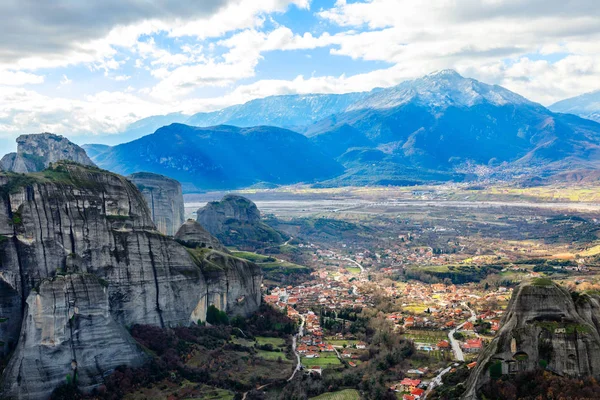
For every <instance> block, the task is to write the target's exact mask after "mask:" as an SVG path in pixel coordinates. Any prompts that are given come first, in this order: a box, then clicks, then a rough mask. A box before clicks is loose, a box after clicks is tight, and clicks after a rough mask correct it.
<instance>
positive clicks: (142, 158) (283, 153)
mask: <svg viewBox="0 0 600 400" xmlns="http://www.w3.org/2000/svg"><path fill="white" fill-rule="evenodd" d="M95 160H96V161H97V163H98V165H99V166H101V167H102V168H106V169H109V170H112V171H118V172H119V173H122V174H130V173H133V172H136V171H147V172H153V173H158V174H162V175H166V176H169V177H171V178H174V179H177V180H178V181H180V182H181V184H182V186H183V188H184V191H187V192H190V191H197V190H201V189H209V188H210V189H219V188H234V187H244V186H250V185H253V184H256V183H259V182H269V183H274V184H291V183H297V182H314V181H317V180H321V179H327V178H331V177H333V176H335V175H337V174H340V173H341V172H342V171H343V168H342V167H341V165H340V164H338V163H337V162H335V161H334V160H332V159H331V158H329V157H327V156H325V155H324V154H323V153H322V152H321V151H320V150H319V149H318V148H317V146H315V145H313V144H312V143H311V142H310V141H309V140H308V138H306V137H305V136H303V135H301V134H299V133H296V132H292V131H289V130H286V129H282V128H276V127H268V126H259V127H254V128H238V127H234V126H216V127H211V128H198V127H192V126H188V125H182V124H172V125H169V126H165V127H163V128H160V129H159V130H157V131H156V132H155V133H154V134H152V135H147V136H144V137H143V138H140V139H138V140H135V141H133V142H129V143H125V144H122V145H119V146H115V147H112V148H110V149H109V150H108V151H106V152H104V153H102V154H99V155H97V156H96V157H95Z"/></svg>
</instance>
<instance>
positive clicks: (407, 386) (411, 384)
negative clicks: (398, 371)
mask: <svg viewBox="0 0 600 400" xmlns="http://www.w3.org/2000/svg"><path fill="white" fill-rule="evenodd" d="M420 383H421V380H420V379H410V378H404V379H402V381H400V388H401V390H402V391H403V392H410V391H412V390H414V389H416V388H417V386H419V384H420Z"/></svg>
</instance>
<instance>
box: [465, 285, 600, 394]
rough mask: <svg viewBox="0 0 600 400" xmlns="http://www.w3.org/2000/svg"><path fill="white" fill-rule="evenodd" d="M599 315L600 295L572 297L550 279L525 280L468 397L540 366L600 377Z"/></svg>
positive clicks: (481, 358)
mask: <svg viewBox="0 0 600 400" xmlns="http://www.w3.org/2000/svg"><path fill="white" fill-rule="evenodd" d="M574 298H576V300H574ZM599 318H600V302H599V299H598V297H597V296H590V295H587V294H583V295H581V296H572V295H571V294H570V293H569V292H568V291H567V290H566V289H564V288H561V287H559V286H557V285H555V284H554V283H552V282H550V281H548V280H545V279H543V280H542V279H538V280H534V281H533V282H526V283H522V284H521V285H520V286H519V287H518V288H517V289H516V290H515V291H514V293H513V296H512V298H511V300H510V303H509V305H508V308H507V312H506V314H505V316H504V318H503V321H502V327H501V328H500V330H499V331H498V333H497V335H496V337H495V338H494V339H493V340H492V342H491V343H490V344H489V345H488V346H487V347H486V349H485V350H484V352H483V353H482V354H481V355H480V356H479V359H478V360H477V366H476V367H475V368H474V370H473V372H472V373H471V375H470V377H469V380H468V381H467V389H466V392H465V394H464V395H463V397H462V398H463V399H469V400H471V399H477V398H478V397H477V392H478V390H479V389H480V388H481V387H482V386H483V385H484V384H486V383H487V382H489V381H490V380H491V379H497V378H499V377H501V376H510V375H513V374H517V373H521V372H525V371H532V370H535V369H540V368H542V369H547V370H549V371H551V372H553V373H556V374H558V375H562V376H568V377H580V376H594V377H596V378H598V377H600V334H599V330H598V328H599V327H600V324H599V323H598V322H599Z"/></svg>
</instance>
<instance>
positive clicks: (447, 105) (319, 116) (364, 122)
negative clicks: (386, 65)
mask: <svg viewBox="0 0 600 400" xmlns="http://www.w3.org/2000/svg"><path fill="white" fill-rule="evenodd" d="M158 120H160V119H158ZM224 122H227V123H233V124H237V125H241V126H244V125H247V124H250V125H254V124H256V125H259V126H257V127H253V128H234V127H232V126H215V127H208V128H193V127H191V126H188V125H183V124H172V125H169V126H166V127H163V128H160V129H159V130H157V131H156V132H155V133H154V134H151V135H148V136H145V137H143V138H141V139H138V140H135V141H133V142H130V143H126V144H122V145H119V146H115V147H101V146H86V147H85V148H86V150H88V151H89V152H90V156H91V157H92V159H93V160H94V162H96V163H97V164H98V165H99V166H100V167H103V168H107V169H109V170H112V171H115V172H118V173H122V174H129V173H132V172H136V171H140V170H145V171H149V172H155V173H160V174H163V175H167V176H171V177H173V178H175V179H178V180H180V181H181V182H182V183H183V186H184V190H186V191H194V190H203V189H216V188H237V187H243V186H249V185H253V184H257V183H268V184H276V185H278V184H289V183H297V182H312V183H316V182H318V183H319V184H321V185H327V186H335V185H355V184H361V185H362V184H384V185H385V184H392V185H406V184H418V183H423V182H431V181H438V182H439V181H449V180H452V181H462V180H465V179H472V178H475V177H477V176H478V177H479V178H481V177H497V178H501V179H507V178H515V177H523V176H550V175H553V174H555V173H560V172H564V171H568V170H573V169H578V170H580V171H582V170H584V171H585V170H593V169H598V167H599V166H600V163H599V161H600V124H598V123H597V122H594V121H591V120H588V119H583V118H580V117H577V116H575V115H571V114H561V113H555V112H552V111H550V110H549V109H547V108H545V107H543V106H542V105H540V104H538V103H534V102H531V101H529V100H527V99H526V98H524V97H522V96H520V95H518V94H516V93H513V92H511V91H509V90H507V89H505V88H503V87H500V86H497V85H488V84H485V83H482V82H479V81H477V80H474V79H469V78H465V77H462V76H461V75H459V74H458V73H456V72H455V71H452V70H444V71H440V72H437V73H433V74H430V75H426V76H424V77H422V78H419V79H415V80H411V81H406V82H403V83H401V84H399V85H397V86H394V87H391V88H386V89H377V90H373V91H371V92H368V93H350V94H342V95H306V96H300V95H294V96H274V97H268V98H264V99H258V100H253V101H251V102H248V103H245V104H243V105H239V106H234V107H229V108H227V109H224V110H222V111H220V112H216V113H204V114H196V115H194V116H192V117H190V118H189V119H187V120H186V123H187V124H191V123H195V124H220V123H224ZM269 124H270V125H279V126H287V127H293V128H294V130H295V131H296V132H300V133H302V134H300V133H296V132H293V131H291V130H287V129H282V128H281V127H273V126H263V125H269Z"/></svg>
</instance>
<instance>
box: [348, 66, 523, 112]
mask: <svg viewBox="0 0 600 400" xmlns="http://www.w3.org/2000/svg"><path fill="white" fill-rule="evenodd" d="M482 103H490V104H493V105H497V106H502V105H507V104H525V103H528V104H533V103H532V102H530V101H529V100H527V99H526V98H524V97H522V96H520V95H518V94H516V93H513V92H511V91H510V90H508V89H505V88H503V87H501V86H497V85H488V84H486V83H482V82H479V81H478V80H476V79H471V78H465V77H463V76H462V75H460V74H459V73H458V72H456V71H454V70H452V69H444V70H441V71H437V72H433V73H431V74H429V75H425V76H424V77H422V78H417V79H413V80H409V81H405V82H402V83H400V84H399V85H396V86H394V87H391V88H387V89H383V90H381V91H378V92H376V93H374V94H372V95H371V96H369V97H368V98H366V99H365V100H364V101H362V102H358V103H356V104H354V105H353V106H351V107H350V110H359V109H366V108H373V109H386V108H393V107H398V106H402V105H405V104H415V105H418V106H421V107H426V108H428V109H445V108H448V107H451V106H455V107H472V106H474V105H477V104H482Z"/></svg>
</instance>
